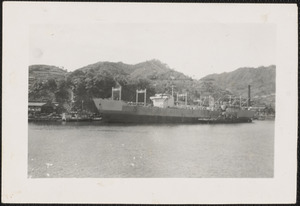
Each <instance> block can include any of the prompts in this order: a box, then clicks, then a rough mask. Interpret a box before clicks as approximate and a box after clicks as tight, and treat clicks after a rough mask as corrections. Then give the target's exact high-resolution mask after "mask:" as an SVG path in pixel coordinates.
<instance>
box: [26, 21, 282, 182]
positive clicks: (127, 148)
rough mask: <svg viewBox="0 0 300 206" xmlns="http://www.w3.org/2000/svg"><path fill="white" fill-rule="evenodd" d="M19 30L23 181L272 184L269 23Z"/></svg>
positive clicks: (273, 94)
mask: <svg viewBox="0 0 300 206" xmlns="http://www.w3.org/2000/svg"><path fill="white" fill-rule="evenodd" d="M29 32H30V46H29V47H30V65H29V66H28V69H29V89H28V95H29V97H28V101H29V102H28V122H29V123H28V124H29V125H28V176H29V177H30V178H36V177H38V178H41V177H45V178H47V177H110V178H111V177H113V178H115V177H125V178H126V177H133V178H137V177H186V178H189V177H194V178H202V177H232V178H237V177H258V178H262V177H269V178H271V177H273V173H274V125H275V124H274V123H275V121H276V120H275V119H276V118H275V114H276V110H275V104H276V102H275V97H276V90H275V85H276V79H275V77H276V58H275V54H276V53H275V50H276V41H275V40H276V27H275V25H268V24H266V25H257V24H207V25H203V24H106V25H101V24H95V25H87V26H85V25H38V26H33V28H30V31H29ZM60 65H62V66H60ZM170 65H171V66H170Z"/></svg>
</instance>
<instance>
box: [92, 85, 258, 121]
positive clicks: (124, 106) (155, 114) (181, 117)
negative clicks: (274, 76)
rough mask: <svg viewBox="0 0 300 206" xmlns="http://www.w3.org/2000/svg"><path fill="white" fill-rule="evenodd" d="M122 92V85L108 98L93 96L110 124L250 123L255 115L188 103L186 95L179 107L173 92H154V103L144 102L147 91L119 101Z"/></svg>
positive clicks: (137, 92) (231, 109) (96, 104)
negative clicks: (142, 94) (140, 98)
mask: <svg viewBox="0 0 300 206" xmlns="http://www.w3.org/2000/svg"><path fill="white" fill-rule="evenodd" d="M249 89H250V88H249ZM114 91H119V98H118V99H117V100H114V97H113V94H114ZM121 91H122V88H121V87H120V88H113V89H112V98H111V99H102V98H94V99H93V100H94V103H95V106H96V108H97V109H98V111H99V112H100V114H101V116H102V121H104V122H109V123H243V122H252V118H253V116H254V112H253V111H250V110H242V109H241V108H240V107H229V106H227V107H226V106H224V107H223V108H219V110H214V108H210V109H208V108H203V107H199V106H190V105H187V95H186V94H185V95H182V96H185V105H182V106H178V105H175V104H174V96H173V94H172V95H169V94H156V95H155V96H152V97H150V99H151V100H152V102H153V105H146V90H137V91H136V102H135V103H132V102H131V103H126V102H124V101H122V100H121ZM140 93H144V103H143V104H142V105H141V104H140V103H139V102H138V95H139V94H140ZM172 93H173V92H172ZM249 93H250V92H249ZM177 99H178V95H177ZM177 102H178V101H177Z"/></svg>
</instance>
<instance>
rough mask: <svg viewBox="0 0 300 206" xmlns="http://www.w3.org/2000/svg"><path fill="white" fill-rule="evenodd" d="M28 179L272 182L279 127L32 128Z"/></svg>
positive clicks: (265, 124)
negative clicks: (261, 179) (269, 179)
mask: <svg viewBox="0 0 300 206" xmlns="http://www.w3.org/2000/svg"><path fill="white" fill-rule="evenodd" d="M28 130H29V131H28V177H30V178H44V177H49V178H51V177H56V178H57V177H62V178H65V177H79V178H84V177H94V178H102V177H110V178H118V177H130V178H138V177H153V178H156V177H164V178H168V177H170V178H171V177H185V178H188V177H204V178H208V177H220V178H224V177H273V168H274V121H255V122H253V123H245V124H227V125H225V124H220V125H201V124H200V125H199V124H193V125H104V124H101V123H100V122H92V123H91V122H88V123H86V122H85V123H83V122H77V123H76V122H74V123H73V122H72V123H71V122H67V123H29V128H28Z"/></svg>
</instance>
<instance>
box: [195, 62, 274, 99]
mask: <svg viewBox="0 0 300 206" xmlns="http://www.w3.org/2000/svg"><path fill="white" fill-rule="evenodd" d="M200 81H201V82H211V83H212V84H213V85H216V86H218V87H221V88H224V89H225V90H228V91H230V92H231V93H233V94H236V95H238V96H239V95H241V96H242V97H247V95H248V92H247V91H248V85H251V97H252V99H253V100H260V101H261V102H262V103H267V104H275V89H276V85H275V81H276V66H275V65H271V66H268V67H258V68H249V67H244V68H239V69H237V70H235V71H232V72H224V73H221V74H211V75H208V76H206V77H204V78H202V79H201V80H200Z"/></svg>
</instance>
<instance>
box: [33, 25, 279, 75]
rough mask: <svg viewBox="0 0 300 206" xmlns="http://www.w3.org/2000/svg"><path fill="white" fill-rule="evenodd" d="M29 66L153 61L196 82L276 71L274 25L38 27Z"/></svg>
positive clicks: (74, 65) (36, 27) (35, 30)
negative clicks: (245, 71) (241, 71)
mask: <svg viewBox="0 0 300 206" xmlns="http://www.w3.org/2000/svg"><path fill="white" fill-rule="evenodd" d="M29 49H30V53H29V54H30V57H29V64H30V65H32V64H47V65H54V66H59V67H64V69H67V70H68V71H74V70H75V69H78V68H81V67H83V66H86V65H88V64H93V63H96V62H99V61H111V62H123V63H127V64H137V63H140V62H144V61H147V60H151V59H158V60H160V61H161V62H163V63H166V64H167V65H169V67H170V68H172V69H174V70H176V71H179V72H182V73H184V74H186V75H188V76H190V77H192V78H195V79H199V78H202V77H204V76H206V75H208V74H212V73H223V72H230V71H233V70H235V69H238V68H240V67H259V66H269V65H272V64H274V65H276V25H275V24H264V23H261V24H258V23H256V24H252V23H246V24H245V23H243V24H218V23H213V24H212V23H210V24H203V23H161V24H160V23H145V24H140V23H131V24H129V23H122V24H121V23H120V24H119V23H118V24H116V23H102V24H38V25H33V26H31V28H30V39H29Z"/></svg>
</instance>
